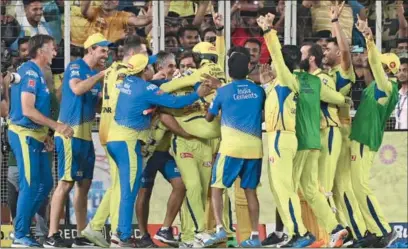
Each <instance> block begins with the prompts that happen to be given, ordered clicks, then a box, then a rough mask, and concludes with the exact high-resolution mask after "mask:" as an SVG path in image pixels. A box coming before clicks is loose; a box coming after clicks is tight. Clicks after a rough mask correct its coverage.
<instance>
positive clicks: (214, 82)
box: [201, 73, 222, 89]
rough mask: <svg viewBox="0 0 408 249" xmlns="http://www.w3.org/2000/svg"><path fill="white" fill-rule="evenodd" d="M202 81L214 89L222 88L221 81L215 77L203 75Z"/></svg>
mask: <svg viewBox="0 0 408 249" xmlns="http://www.w3.org/2000/svg"><path fill="white" fill-rule="evenodd" d="M201 79H202V82H203V83H204V84H207V85H208V86H209V87H210V88H212V89H217V88H220V87H221V86H222V82H221V80H219V79H218V78H215V77H213V76H211V75H209V74H206V73H205V74H202V75H201Z"/></svg>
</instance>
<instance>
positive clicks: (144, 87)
mask: <svg viewBox="0 0 408 249" xmlns="http://www.w3.org/2000/svg"><path fill="white" fill-rule="evenodd" d="M198 98H199V96H198V94H197V93H192V94H190V95H186V96H182V97H176V96H173V95H170V94H167V93H164V92H163V91H162V90H160V88H158V87H157V86H156V85H154V84H150V83H147V82H146V81H144V80H143V79H141V78H139V77H136V76H128V77H126V78H125V80H124V81H123V84H122V87H121V88H120V93H119V98H118V102H117V104H116V113H115V122H114V123H113V124H112V127H111V129H110V131H109V134H108V141H123V140H124V141H127V140H132V139H133V140H134V139H135V138H137V137H139V135H140V134H139V133H140V132H146V133H147V132H148V130H149V129H150V124H151V121H152V114H147V115H144V114H143V111H145V110H148V109H151V108H155V107H157V106H163V107H170V108H182V107H184V106H186V105H189V104H192V103H194V102H195V101H196V100H198Z"/></svg>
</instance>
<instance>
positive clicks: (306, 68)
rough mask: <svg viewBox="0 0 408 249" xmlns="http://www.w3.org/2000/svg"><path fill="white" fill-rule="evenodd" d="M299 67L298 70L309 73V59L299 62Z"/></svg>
mask: <svg viewBox="0 0 408 249" xmlns="http://www.w3.org/2000/svg"><path fill="white" fill-rule="evenodd" d="M299 67H300V69H303V70H304V71H306V72H307V71H309V68H310V63H309V57H308V58H306V59H304V60H301V61H300V64H299Z"/></svg>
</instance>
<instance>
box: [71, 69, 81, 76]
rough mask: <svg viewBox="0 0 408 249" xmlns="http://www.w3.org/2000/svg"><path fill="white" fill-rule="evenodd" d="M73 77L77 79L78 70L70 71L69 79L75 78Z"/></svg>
mask: <svg viewBox="0 0 408 249" xmlns="http://www.w3.org/2000/svg"><path fill="white" fill-rule="evenodd" d="M75 76H78V77H79V71H78V70H72V71H71V75H70V77H75Z"/></svg>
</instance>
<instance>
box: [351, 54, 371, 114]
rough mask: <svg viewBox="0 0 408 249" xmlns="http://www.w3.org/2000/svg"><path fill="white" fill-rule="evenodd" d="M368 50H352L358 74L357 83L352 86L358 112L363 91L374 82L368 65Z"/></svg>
mask: <svg viewBox="0 0 408 249" xmlns="http://www.w3.org/2000/svg"><path fill="white" fill-rule="evenodd" d="M367 56H368V55H367V49H365V48H363V47H358V46H355V47H353V48H352V50H351V60H352V64H353V67H354V73H355V74H356V82H355V83H354V84H353V85H352V91H351V95H352V99H353V101H354V109H355V110H357V108H358V106H359V104H360V99H361V94H362V92H363V90H364V89H365V88H366V87H367V86H368V85H369V84H370V83H371V82H372V81H373V80H374V78H373V75H372V73H371V69H370V66H369V64H368V57H367Z"/></svg>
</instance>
